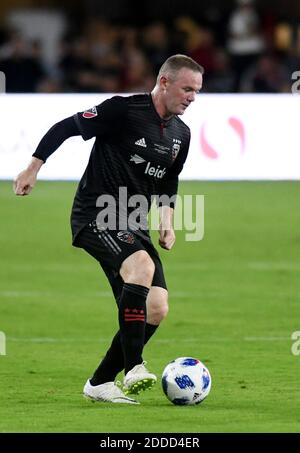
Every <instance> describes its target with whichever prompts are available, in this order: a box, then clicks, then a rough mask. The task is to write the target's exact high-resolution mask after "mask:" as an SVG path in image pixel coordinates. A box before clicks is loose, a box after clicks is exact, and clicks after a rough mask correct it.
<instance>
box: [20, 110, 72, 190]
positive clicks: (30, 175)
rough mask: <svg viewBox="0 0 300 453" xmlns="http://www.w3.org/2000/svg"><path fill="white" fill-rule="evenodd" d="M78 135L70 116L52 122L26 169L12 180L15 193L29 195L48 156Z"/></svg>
mask: <svg viewBox="0 0 300 453" xmlns="http://www.w3.org/2000/svg"><path fill="white" fill-rule="evenodd" d="M76 135H80V132H79V130H78V127H77V125H76V122H75V120H74V118H73V117H72V116H70V117H69V118H65V119H64V120H62V121H59V122H58V123H56V124H54V126H52V127H51V129H49V131H48V132H47V133H46V134H45V135H44V137H43V138H42V140H41V141H40V143H39V144H38V147H37V149H36V150H35V152H34V153H33V155H32V159H31V162H30V164H29V165H28V167H27V168H26V170H24V171H22V172H21V173H20V174H19V175H18V176H17V177H16V179H15V181H14V192H15V194H16V195H29V194H30V192H31V190H32V189H33V187H34V185H35V182H36V178H37V174H38V172H39V170H40V168H41V166H42V165H43V164H44V163H45V162H46V160H47V159H48V157H49V156H51V154H53V153H54V151H56V150H57V148H58V147H59V146H60V145H61V144H62V143H63V142H64V141H65V140H66V139H67V138H69V137H73V136H76Z"/></svg>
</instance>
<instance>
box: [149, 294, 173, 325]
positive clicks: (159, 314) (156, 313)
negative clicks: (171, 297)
mask: <svg viewBox="0 0 300 453" xmlns="http://www.w3.org/2000/svg"><path fill="white" fill-rule="evenodd" d="M168 312H169V305H168V297H167V296H166V297H163V298H161V299H160V300H157V301H156V302H154V303H152V304H151V305H150V306H149V307H148V308H147V322H148V323H149V324H154V325H158V324H160V323H161V322H162V321H163V320H164V319H165V317H166V316H167V314H168Z"/></svg>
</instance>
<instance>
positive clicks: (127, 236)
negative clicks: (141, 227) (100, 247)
mask: <svg viewBox="0 0 300 453" xmlns="http://www.w3.org/2000/svg"><path fill="white" fill-rule="evenodd" d="M117 237H118V239H119V240H120V241H122V242H127V244H134V236H133V234H132V233H130V232H129V231H119V232H118V234H117Z"/></svg>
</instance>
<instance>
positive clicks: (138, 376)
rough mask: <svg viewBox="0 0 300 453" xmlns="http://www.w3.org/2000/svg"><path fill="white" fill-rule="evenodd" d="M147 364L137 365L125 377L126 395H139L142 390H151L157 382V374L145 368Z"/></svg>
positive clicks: (124, 388) (124, 387)
mask: <svg viewBox="0 0 300 453" xmlns="http://www.w3.org/2000/svg"><path fill="white" fill-rule="evenodd" d="M145 365H146V362H143V363H141V364H140V365H136V366H135V367H133V368H132V370H130V371H128V373H127V374H126V376H125V377H124V382H123V390H124V393H125V395H138V394H139V393H140V392H141V391H142V390H147V389H150V388H151V387H153V386H154V384H155V383H156V381H157V378H156V376H155V374H152V373H150V372H149V371H148V370H147V368H146V367H145Z"/></svg>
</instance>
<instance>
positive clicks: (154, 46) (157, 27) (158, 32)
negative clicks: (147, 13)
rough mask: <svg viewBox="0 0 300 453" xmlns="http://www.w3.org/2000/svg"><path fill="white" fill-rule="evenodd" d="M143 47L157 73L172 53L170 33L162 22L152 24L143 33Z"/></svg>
mask: <svg viewBox="0 0 300 453" xmlns="http://www.w3.org/2000/svg"><path fill="white" fill-rule="evenodd" d="M142 48H143V51H144V52H145V55H146V57H147V59H148V61H149V62H150V63H151V65H152V67H153V71H154V73H155V74H157V73H158V71H159V69H160V67H161V65H162V64H163V63H164V61H165V60H166V59H167V58H168V57H169V56H170V55H171V52H170V46H169V34H168V32H167V29H166V26H165V25H164V24H163V23H162V22H155V23H152V24H150V25H149V26H148V27H146V29H145V30H144V31H143V33H142Z"/></svg>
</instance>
